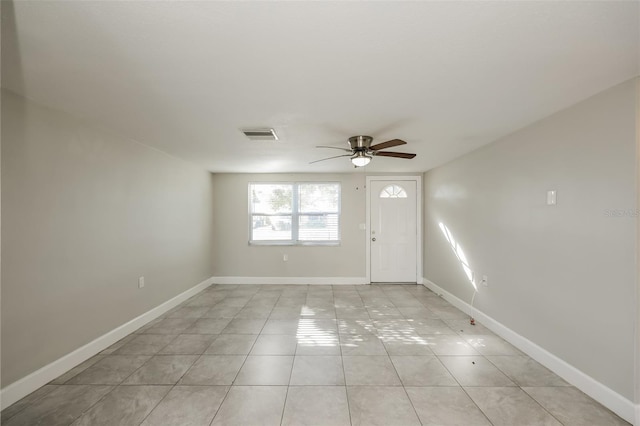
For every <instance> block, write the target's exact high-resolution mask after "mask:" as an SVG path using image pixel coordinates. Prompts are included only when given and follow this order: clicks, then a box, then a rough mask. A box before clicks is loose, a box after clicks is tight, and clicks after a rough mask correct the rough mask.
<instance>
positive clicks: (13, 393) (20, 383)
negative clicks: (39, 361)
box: [0, 278, 213, 410]
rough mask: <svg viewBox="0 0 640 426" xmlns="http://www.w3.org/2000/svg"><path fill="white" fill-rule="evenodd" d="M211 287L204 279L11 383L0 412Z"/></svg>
mask: <svg viewBox="0 0 640 426" xmlns="http://www.w3.org/2000/svg"><path fill="white" fill-rule="evenodd" d="M211 284H213V278H208V279H206V280H204V281H203V282H201V283H200V284H198V285H196V286H194V287H191V288H190V289H189V290H187V291H185V292H183V293H180V294H179V295H177V296H176V297H174V298H172V299H170V300H168V301H166V302H164V303H163V304H161V305H159V306H156V307H155V308H153V309H151V310H150V311H147V312H145V313H144V314H142V315H140V316H138V317H136V318H134V319H132V320H131V321H129V322H127V323H125V324H123V325H121V326H120V327H118V328H115V329H113V330H111V331H110V332H108V333H106V334H103V335H102V336H100V337H98V338H97V339H95V340H93V341H91V342H89V343H87V344H86V345H84V346H82V347H80V348H78V349H76V350H75V351H73V352H71V353H68V354H67V355H65V356H63V357H62V358H59V359H57V360H55V361H53V362H52V363H50V364H48V365H45V366H44V367H42V368H40V369H39V370H37V371H34V372H33V373H31V374H29V375H28V376H26V377H23V378H22V379H20V380H17V381H15V382H13V383H11V384H10V385H8V386H7V387H5V388H3V389H2V390H0V402H1V406H2V409H3V410H4V409H5V408H7V407H8V406H10V405H11V404H13V403H14V402H16V401H19V400H20V399H22V398H24V397H25V396H27V395H29V394H30V393H31V392H33V391H35V390H37V389H39V388H40V387H42V386H44V385H46V384H47V383H49V382H50V381H52V380H53V379H55V378H57V377H59V376H60V375H62V374H64V373H66V372H67V371H69V370H71V369H72V368H74V367H75V366H77V365H78V364H81V363H82V362H84V361H86V360H87V359H89V358H91V357H92V356H94V355H96V354H98V353H100V352H102V351H103V350H105V349H106V348H108V347H109V346H111V345H112V344H114V343H116V342H117V341H119V340H120V339H122V338H123V337H126V336H128V335H129V334H131V333H133V332H134V331H136V330H137V329H139V328H140V327H142V326H143V325H145V324H147V323H149V322H150V321H152V320H154V319H156V318H158V317H159V316H160V315H162V314H164V313H165V312H167V311H169V310H171V309H173V308H174V307H176V306H178V305H179V304H180V303H182V302H184V301H185V300H187V299H189V298H190V297H192V296H194V295H196V294H198V293H199V292H201V291H202V290H204V289H205V288H207V287H209V286H210V285H211Z"/></svg>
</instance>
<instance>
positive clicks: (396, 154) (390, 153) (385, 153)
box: [373, 151, 416, 160]
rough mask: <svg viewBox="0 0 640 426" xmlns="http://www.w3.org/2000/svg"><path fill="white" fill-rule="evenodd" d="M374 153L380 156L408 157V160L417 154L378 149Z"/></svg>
mask: <svg viewBox="0 0 640 426" xmlns="http://www.w3.org/2000/svg"><path fill="white" fill-rule="evenodd" d="M373 155H375V156H378V157H395V158H406V159H407V160H410V159H412V158H413V157H415V156H416V154H409V153H408V152H393V151H376V152H374V153H373Z"/></svg>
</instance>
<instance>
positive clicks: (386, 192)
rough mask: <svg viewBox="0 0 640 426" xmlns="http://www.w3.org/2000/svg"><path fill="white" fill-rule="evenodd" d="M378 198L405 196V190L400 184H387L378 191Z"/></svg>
mask: <svg viewBox="0 0 640 426" xmlns="http://www.w3.org/2000/svg"><path fill="white" fill-rule="evenodd" d="M380 198H407V192H406V191H405V190H404V188H403V187H401V186H398V185H389V186H386V187H384V188H383V189H382V191H380Z"/></svg>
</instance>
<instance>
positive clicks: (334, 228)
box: [298, 214, 340, 241]
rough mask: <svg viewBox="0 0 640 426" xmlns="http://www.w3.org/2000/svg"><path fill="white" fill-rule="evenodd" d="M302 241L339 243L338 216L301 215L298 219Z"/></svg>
mask: <svg viewBox="0 0 640 426" xmlns="http://www.w3.org/2000/svg"><path fill="white" fill-rule="evenodd" d="M298 224H299V225H298V227H299V229H298V234H299V240H300V241H338V240H339V239H340V236H339V234H338V215H337V214H322V215H300V217H299V218H298Z"/></svg>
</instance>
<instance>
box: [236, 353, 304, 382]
mask: <svg viewBox="0 0 640 426" xmlns="http://www.w3.org/2000/svg"><path fill="white" fill-rule="evenodd" d="M292 369H293V356H281V355H275V356H273V355H266V356H265V355H263V356H248V357H247V359H246V360H245V362H244V365H243V366H242V368H241V369H240V372H239V373H238V376H237V377H236V379H235V381H234V383H233V384H234V385H238V386H247V385H250V386H254V385H255V386H258V385H260V386H263V385H272V386H277V385H280V386H282V385H285V386H286V385H288V384H289V379H290V378H291V370H292Z"/></svg>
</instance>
